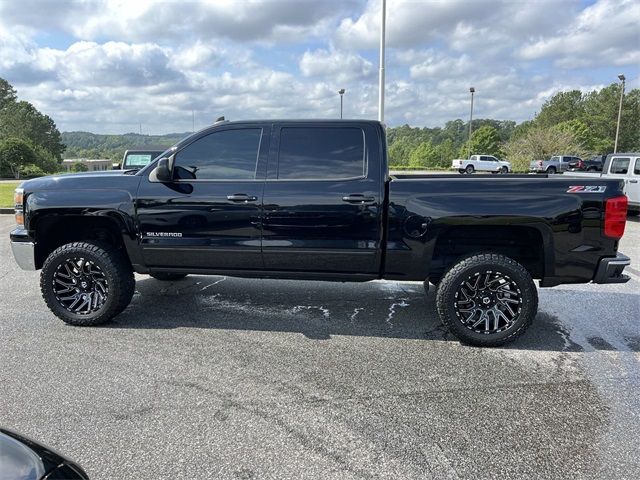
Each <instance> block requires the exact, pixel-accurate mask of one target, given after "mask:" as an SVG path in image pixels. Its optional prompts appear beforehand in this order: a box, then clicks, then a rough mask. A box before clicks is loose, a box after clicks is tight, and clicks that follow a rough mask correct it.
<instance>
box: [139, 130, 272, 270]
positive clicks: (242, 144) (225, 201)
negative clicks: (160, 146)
mask: <svg viewBox="0 0 640 480" xmlns="http://www.w3.org/2000/svg"><path fill="white" fill-rule="evenodd" d="M269 137H270V128H267V127H265V126H263V125H252V124H247V125H244V124H241V125H237V124H236V125H229V126H222V127H216V128H214V129H212V130H210V131H207V132H203V134H202V135H200V136H199V137H197V138H196V139H195V140H194V141H193V142H190V143H188V144H187V145H185V146H182V147H180V148H179V149H178V151H177V152H176V154H175V157H174V163H173V181H172V182H168V183H157V182H152V181H150V180H149V179H148V178H147V179H144V180H143V181H142V182H141V185H140V188H139V191H138V200H137V202H136V206H137V214H138V219H139V225H140V237H141V238H140V243H141V247H142V251H143V255H144V260H145V263H146V265H147V266H149V267H151V268H163V267H166V268H171V267H179V268H187V269H198V268H202V269H222V270H228V269H245V270H260V269H262V268H263V264H262V255H261V249H260V235H261V226H260V217H261V215H262V194H263V188H264V176H265V171H266V157H267V155H268V151H269V150H268V149H269V146H268V144H269Z"/></svg>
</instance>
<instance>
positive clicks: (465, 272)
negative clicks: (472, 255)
mask: <svg viewBox="0 0 640 480" xmlns="http://www.w3.org/2000/svg"><path fill="white" fill-rule="evenodd" d="M518 267H520V268H518ZM487 270H491V271H494V272H500V273H503V274H505V275H507V276H509V278H510V279H511V280H513V281H514V282H515V283H516V285H517V287H518V289H519V290H520V294H521V296H522V308H521V311H520V314H519V316H518V318H517V320H516V321H515V323H514V325H512V326H511V327H510V328H509V329H508V330H505V331H502V332H499V333H493V334H484V333H478V332H475V331H473V330H471V329H469V328H467V327H466V326H465V325H464V324H463V323H462V322H461V321H460V320H459V319H458V316H457V314H456V310H455V294H456V291H457V289H458V288H459V287H460V285H461V284H462V282H464V281H465V280H466V279H467V278H468V277H469V276H471V275H474V274H475V273H478V272H485V271H487ZM443 283H444V282H443ZM441 286H442V287H443V288H444V290H445V291H443V292H438V293H441V295H442V298H441V301H442V302H444V304H445V310H446V316H447V321H445V322H444V323H445V324H446V325H447V326H448V327H449V328H450V329H451V330H452V333H454V334H455V335H456V336H457V337H458V338H459V339H460V340H461V341H462V342H463V343H469V344H472V345H481V346H499V345H502V344H503V343H506V342H507V341H509V340H510V339H511V338H515V337H516V336H518V335H519V334H520V333H522V331H523V330H524V329H526V328H527V327H528V325H529V324H530V323H531V321H532V320H533V318H534V317H535V315H536V313H537V309H538V296H537V290H536V287H535V284H534V283H533V280H532V279H531V277H530V275H529V274H528V273H527V272H526V270H524V268H523V267H521V266H519V264H516V265H514V266H512V265H510V264H509V263H505V262H501V261H497V262H495V261H483V262H473V265H470V266H469V267H468V268H464V269H462V270H461V271H459V272H456V274H455V276H454V277H453V278H450V279H447V282H446V284H443V285H441Z"/></svg>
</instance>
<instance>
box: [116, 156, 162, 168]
mask: <svg viewBox="0 0 640 480" xmlns="http://www.w3.org/2000/svg"><path fill="white" fill-rule="evenodd" d="M156 156H157V153H153V154H152V153H129V154H127V158H125V160H124V166H125V167H133V168H138V167H140V168H142V167H146V166H147V165H149V163H150V162H151V160H153V159H154V158H156Z"/></svg>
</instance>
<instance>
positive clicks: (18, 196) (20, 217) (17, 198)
mask: <svg viewBox="0 0 640 480" xmlns="http://www.w3.org/2000/svg"><path fill="white" fill-rule="evenodd" d="M13 200H14V202H13V203H14V204H15V208H16V224H17V225H18V226H19V227H23V226H24V190H23V189H22V188H16V191H15V193H14V194H13Z"/></svg>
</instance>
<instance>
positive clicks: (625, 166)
mask: <svg viewBox="0 0 640 480" xmlns="http://www.w3.org/2000/svg"><path fill="white" fill-rule="evenodd" d="M630 160H631V159H629V158H614V159H613V160H612V161H611V168H610V169H609V173H627V172H628V171H629V162H630Z"/></svg>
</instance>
